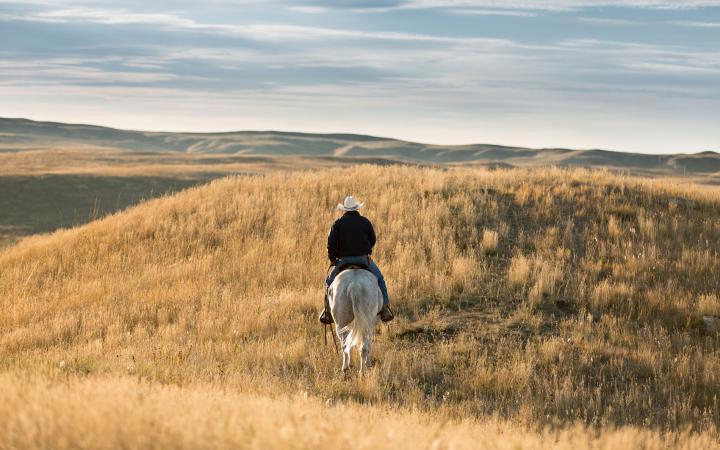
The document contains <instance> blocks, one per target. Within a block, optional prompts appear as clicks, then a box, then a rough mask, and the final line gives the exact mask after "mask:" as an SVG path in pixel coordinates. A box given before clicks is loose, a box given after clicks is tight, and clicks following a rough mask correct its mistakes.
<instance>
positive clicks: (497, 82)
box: [0, 0, 720, 153]
mask: <svg viewBox="0 0 720 450" xmlns="http://www.w3.org/2000/svg"><path fill="white" fill-rule="evenodd" d="M0 117H25V118H30V119H35V120H52V121H59V122H71V123H91V124H98V125H106V126H113V127H118V128H129V129H140V130H157V131H230V130H270V129H273V130H284V131H305V132H349V133H361V134H372V135H379V136H388V137H395V138H400V139H407V140H412V141H418V142H426V143H435V144H468V143H491V144H502V145H516V146H527V147H535V148H542V147H567V148H581V149H590V148H602V149H609V150H620V151H633V152H644V153H694V152H699V151H704V150H717V151H720V0H686V1H675V0H505V1H498V0H335V1H332V2H329V1H319V0H262V1H260V0H234V1H230V0H206V1H202V2H199V1H189V0H180V1H153V2H148V1H140V0H132V1H125V2H122V1H83V0H70V1H56V0H48V1H37V2H18V1H3V0H0Z"/></svg>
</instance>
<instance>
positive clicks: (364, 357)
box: [360, 336, 371, 375]
mask: <svg viewBox="0 0 720 450" xmlns="http://www.w3.org/2000/svg"><path fill="white" fill-rule="evenodd" d="M370 345H371V339H370V336H363V340H362V346H361V347H360V375H362V374H363V372H364V371H365V369H369V368H370Z"/></svg>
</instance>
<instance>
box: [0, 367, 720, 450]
mask: <svg viewBox="0 0 720 450" xmlns="http://www.w3.org/2000/svg"><path fill="white" fill-rule="evenodd" d="M669 447H676V448H683V449H687V450H694V449H698V450H711V449H716V448H720V445H719V444H718V442H717V441H716V440H714V437H713V436H711V435H709V434H693V433H678V434H674V433H660V432H657V431H649V430H643V429H640V428H637V427H623V428H619V429H608V430H605V431H604V432H603V433H597V432H596V431H594V430H589V429H587V428H585V427H583V426H580V425H574V426H571V427H568V428H567V429H563V430H549V429H546V430H543V431H540V432H535V431H529V430H527V429H524V428H522V427H518V426H516V425H513V424H510V423H507V422H505V421H501V420H496V419H485V420H483V421H477V420H473V419H464V420H455V419H452V418H450V417H449V416H447V415H446V414H443V413H442V412H439V413H426V412H421V411H418V410H398V409H396V408H391V407H381V406H375V407H367V406H360V405H357V404H348V403H340V404H335V403H332V402H321V401H319V400H317V399H314V398H312V397H310V396H308V395H307V393H296V394H294V395H291V396H286V395H283V396H274V397H269V396H264V395H257V394H252V393H244V392H241V391H237V390H235V389H227V388H224V389H223V388H218V387H216V386H206V385H198V386H192V387H187V388H180V387H177V386H160V385H154V384H148V383H144V382H138V381H137V380H136V379H132V378H105V377H98V378H93V379H86V380H72V381H70V382H66V383H54V384H48V383H47V382H43V381H38V380H32V379H31V380H27V379H17V378H13V377H9V376H0V449H24V448H53V449H57V450H63V449H116V448H163V449H170V448H174V449H193V450H198V449H218V448H219V449H224V448H233V449H238V448H239V449H288V448H292V449H339V448H353V449H377V448H392V449H418V448H433V449H446V448H452V449H497V450H502V449H508V450H511V449H512V450H515V449H526V450H532V449H546V448H556V449H568V450H570V449H573V450H574V449H596V450H601V449H608V450H610V449H618V448H632V449H646V450H654V449H664V448H669Z"/></svg>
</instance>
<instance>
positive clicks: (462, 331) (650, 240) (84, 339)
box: [0, 165, 720, 448]
mask: <svg viewBox="0 0 720 450" xmlns="http://www.w3.org/2000/svg"><path fill="white" fill-rule="evenodd" d="M347 193H353V194H354V195H355V196H356V197H358V198H360V199H361V200H364V201H367V205H368V206H367V209H366V211H365V213H366V214H367V215H368V216H369V217H370V218H371V220H373V222H374V223H375V226H376V228H377V231H378V238H379V243H378V247H377V252H376V255H375V256H376V259H377V261H378V263H379V265H380V267H381V268H383V270H384V272H385V274H386V278H387V280H388V284H389V288H390V295H391V298H392V299H393V302H394V305H395V307H396V310H397V313H398V319H397V320H396V321H395V322H393V323H392V324H391V325H390V326H382V327H379V333H378V335H377V336H376V339H375V345H374V347H373V351H374V357H375V359H376V365H375V367H374V368H373V369H372V370H371V372H370V374H369V375H368V376H366V377H365V378H363V379H357V378H356V377H355V376H352V377H350V378H349V379H344V378H343V377H342V376H340V375H339V374H338V368H339V365H340V361H339V359H338V357H337V356H336V355H335V354H334V351H333V350H332V349H331V348H328V347H324V346H323V345H322V334H321V328H320V327H319V326H318V325H317V323H316V311H317V309H318V308H319V306H320V303H321V286H322V280H323V278H324V274H325V268H326V258H325V254H324V240H325V237H326V235H327V230H328V228H329V225H330V224H331V222H332V220H333V218H334V217H335V216H336V214H335V212H334V210H333V208H334V205H335V204H336V203H337V202H338V200H339V199H341V198H342V197H343V196H344V195H346V194H347ZM719 218H720V191H718V190H717V189H715V188H711V187H702V186H695V185H679V184H673V183H671V182H668V181H666V180H649V179H640V178H633V177H627V176H619V175H614V174H612V173H610V172H607V171H588V170H582V169H573V170H563V169H543V170H540V169H536V170H528V169H512V170H487V169H433V168H412V167H379V166H368V165H365V166H355V167H352V168H346V169H329V170H323V171H312V172H293V173H274V174H268V175H265V176H261V177H257V176H235V177H230V178H226V179H222V180H217V181H213V182H212V183H210V184H209V185H206V186H202V187H196V188H191V189H189V190H187V191H184V192H182V193H180V194H177V195H174V196H171V197H166V198H161V199H156V200H150V201H148V202H146V203H143V204H142V205H140V206H137V207H135V208H132V209H130V210H128V211H126V212H123V213H118V214H115V215H111V216H108V217H106V218H104V219H102V220H99V221H95V222H92V223H90V224H88V225H85V226H82V227H79V228H74V229H71V230H64V231H59V232H56V233H54V234H52V235H46V236H38V237H32V238H28V239H25V240H24V241H22V242H21V243H20V244H18V245H15V246H12V247H10V248H6V249H5V250H2V251H0V292H2V294H3V295H2V296H0V311H2V312H3V314H2V315H0V329H2V330H3V332H2V334H0V371H2V372H3V373H4V375H3V376H4V377H6V378H5V379H4V380H3V381H2V382H0V398H7V399H10V400H12V399H13V398H14V397H13V396H12V395H13V394H12V392H13V391H14V390H15V389H16V388H15V386H18V385H20V386H22V388H21V389H22V390H23V391H24V392H27V395H26V396H25V397H22V398H23V399H25V398H29V399H31V401H29V402H28V403H27V404H26V406H23V408H24V409H23V408H20V411H23V413H22V414H24V416H22V417H27V416H28V415H31V413H32V412H35V411H40V410H42V411H45V413H44V414H42V415H40V418H38V419H27V420H20V419H17V418H16V416H15V415H14V414H0V436H2V435H3V433H2V430H15V431H14V434H13V435H14V436H17V435H18V433H20V434H21V435H22V430H28V429H35V428H32V427H34V426H35V427H36V428H38V427H39V428H42V425H41V424H45V425H47V426H49V427H50V428H47V427H46V428H45V429H52V430H55V431H54V432H55V433H56V435H54V436H55V437H56V438H67V440H66V442H71V443H72V442H76V443H77V442H92V439H100V438H99V437H98V436H108V435H109V436H112V437H113V439H115V440H114V441H112V442H115V443H116V444H117V443H122V442H137V441H133V439H139V438H138V437H137V435H140V436H142V435H143V433H147V434H149V435H153V433H156V431H154V430H157V429H160V430H165V432H166V433H170V434H169V435H170V436H172V433H179V434H177V435H178V436H185V434H182V433H186V434H187V436H185V437H183V438H182V439H180V440H179V441H178V442H180V443H183V445H185V446H187V447H194V446H193V442H202V439H203V438H204V437H208V436H211V437H212V438H213V439H221V437H222V436H224V437H225V438H226V439H225V440H219V441H209V442H217V443H218V446H221V447H222V446H230V445H231V444H232V443H233V442H237V440H234V439H251V438H252V439H259V440H256V441H253V442H260V444H258V445H259V446H262V442H265V443H266V444H267V445H268V446H269V445H270V444H272V445H277V446H282V445H281V444H277V443H276V441H274V440H273V439H275V437H274V436H275V435H273V436H267V437H266V436H263V435H262V434H261V435H260V437H257V436H258V434H257V433H258V432H259V430H266V429H268V428H267V427H269V425H268V424H267V422H268V421H272V420H276V421H275V422H272V423H276V424H278V426H282V424H284V422H283V420H281V419H272V418H271V417H268V416H266V415H258V416H257V417H255V416H253V415H252V413H251V412H252V411H253V410H252V409H247V408H245V409H244V408H243V407H241V406H237V405H235V406H233V405H234V404H235V403H237V402H245V401H248V402H251V403H250V404H253V403H252V401H254V400H251V399H252V398H254V397H252V396H261V397H262V399H264V400H257V401H258V402H261V403H262V402H269V403H266V404H267V405H268V408H279V409H282V410H284V409H283V408H287V407H288V406H287V405H289V404H291V405H293V407H295V406H297V405H300V406H297V408H299V409H298V411H304V412H305V413H306V414H307V416H303V417H309V418H314V417H318V416H323V417H324V416H325V415H327V416H331V417H335V415H337V416H338V417H345V418H347V420H350V417H351V416H352V415H354V414H357V415H360V416H363V415H365V414H367V415H369V416H373V415H378V416H379V417H386V416H387V415H391V416H393V417H396V418H397V417H402V418H403V419H402V420H400V422H395V421H393V420H390V419H388V420H389V423H392V424H395V423H405V425H403V426H407V427H409V428H408V430H413V429H415V430H424V429H427V426H426V425H423V423H434V424H439V425H437V430H438V431H437V433H435V434H428V433H423V432H421V431H418V432H417V434H416V435H414V438H416V439H417V441H413V440H412V439H411V440H409V441H408V445H407V447H415V448H416V447H417V446H420V445H422V446H429V445H431V444H432V443H433V442H434V441H437V442H438V443H437V444H436V445H440V446H442V445H445V444H447V443H448V442H451V441H452V440H453V439H456V441H457V442H458V445H462V446H467V447H473V443H476V441H475V440H474V439H472V438H471V436H477V434H473V433H478V430H486V431H487V430H493V431H492V433H495V435H493V437H492V438H488V439H490V440H488V441H487V442H488V443H489V444H488V446H491V445H490V443H492V442H505V443H508V445H510V444H512V442H515V441H510V440H507V439H504V438H503V437H502V436H503V433H517V435H516V436H517V437H518V439H520V440H521V441H522V442H527V443H528V447H532V445H536V446H538V447H542V446H543V445H544V444H547V443H554V444H555V445H560V444H559V443H563V445H568V446H573V447H574V448H578V447H580V448H582V447H583V446H586V447H589V446H591V445H596V447H598V446H605V447H607V448H610V447H611V446H612V445H613V443H617V442H637V443H640V442H642V443H647V448H661V447H662V446H664V445H668V443H670V444H677V445H686V446H687V447H688V448H707V447H706V445H707V444H708V442H717V440H716V439H717V438H718V434H717V433H718V432H717V428H718V425H720V405H719V404H718V402H719V401H720V400H719V399H720V354H719V353H718V350H717V349H718V348H719V347H718V344H720V338H719V337H718V335H717V334H715V333H714V332H713V331H712V330H708V329H707V328H706V327H705V326H704V325H703V317H704V316H709V317H718V316H720V298H719V297H718V292H719V291H720V277H718V275H717V274H718V273H719V269H720V258H719V257H718V254H717V248H718V246H719V244H720V227H718V223H720V222H719V221H718V219H719ZM18 377H19V379H25V378H27V377H30V378H31V379H33V380H35V381H32V382H25V383H26V384H24V385H23V384H22V383H20V382H19V381H17V380H18ZM132 380H135V381H132ZM137 383H139V384H137ZM98 392H110V393H109V394H108V397H107V398H104V399H99V400H97V404H98V405H99V406H98V408H100V409H99V410H98V411H110V410H114V408H115V409H116V408H120V411H124V410H127V411H130V410H134V409H136V408H137V409H139V410H141V411H143V412H142V414H146V415H145V416H143V417H147V418H148V420H147V421H145V422H143V423H138V424H136V425H133V427H134V428H129V429H128V430H133V431H132V432H129V431H127V430H125V431H123V429H122V428H116V427H115V425H112V423H108V424H106V425H105V426H104V427H101V428H97V429H95V428H93V424H94V423H96V422H95V421H96V419H95V417H97V416H95V415H93V414H90V415H88V416H87V417H85V416H82V415H81V414H80V413H78V412H75V413H73V414H74V415H72V416H71V417H77V418H78V419H77V423H75V422H73V426H72V427H63V426H62V424H63V423H64V422H63V421H64V420H66V419H63V416H62V414H63V411H65V410H66V409H69V410H71V411H77V410H86V409H90V410H92V408H93V406H92V405H93V404H94V402H95V401H94V400H93V402H89V400H88V399H90V398H95V397H96V394H97V393H98ZM49 393H51V394H52V395H57V398H60V399H62V400H61V401H60V406H57V407H52V408H49V409H47V408H45V406H46V405H47V401H46V400H45V399H46V398H47V396H48V395H50V394H49ZM183 395H187V397H183V398H186V399H187V400H173V399H177V398H178V397H179V396H183ZM298 395H300V396H301V397H302V396H307V397H308V398H309V400H308V401H309V402H310V403H309V404H308V406H307V408H306V407H305V406H302V402H299V401H297V396H298ZM138 396H139V397H138ZM144 396H147V397H148V398H152V399H153V400H152V402H153V405H155V406H152V408H150V407H149V406H147V403H145V401H144V400H143V398H145V397H144ZM247 396H250V397H247ZM293 399H295V400H293ZM10 400H8V401H10ZM326 400H327V404H328V406H323V405H324V404H325V403H324V402H325V401H326ZM14 401H15V403H12V402H10V403H8V404H10V405H12V404H17V402H19V400H14ZM155 402H157V403H155ZM178 402H180V403H178ZM0 403H1V402H0ZM88 403H90V404H88ZM356 403H360V404H362V405H363V406H353V405H355V404H356ZM213 405H214V406H213ZM273 405H274V406H273ZM277 405H280V406H277ZM283 405H285V406H283ZM10 408H11V407H10ZM147 408H150V409H147ZM176 408H182V412H179V413H178V414H177V415H172V417H168V414H167V412H168V411H174V410H175V409H176ZM196 408H197V411H207V410H208V409H214V408H219V410H221V411H228V414H229V415H230V417H231V419H228V421H229V422H225V423H226V424H227V425H226V426H225V427H224V428H221V429H220V428H218V425H216V424H213V423H210V422H206V421H197V420H194V419H193V418H194V417H196V416H195V415H193V413H191V410H195V409H196ZM396 408H399V410H396ZM6 411H8V410H6ZM10 411H12V410H10ZM1 412H2V411H1V410H0V413H1ZM97 414H100V413H97ZM198 414H199V413H198ZM292 414H294V413H292ZM292 414H291V415H283V416H281V417H286V418H288V419H287V420H289V421H290V422H292V423H293V425H290V426H291V429H290V431H287V433H286V435H283V434H282V433H281V434H280V435H278V436H281V437H282V436H294V435H298V436H299V435H303V436H306V439H304V440H303V439H300V440H299V441H298V442H301V443H302V445H300V444H298V447H300V448H305V447H310V446H311V445H312V442H311V439H310V438H307V436H308V433H309V434H312V433H313V431H312V430H314V429H315V427H317V426H320V425H318V423H317V420H313V419H307V420H305V419H297V420H295V419H292V418H291V416H292ZM81 416H82V417H81ZM251 416H252V417H251ZM211 417H212V416H211ZM363 417H365V416H363ZM448 420H450V422H447V421H448ZM457 420H470V422H463V423H462V424H458V422H456V421H457ZM488 420H490V421H491V422H492V423H496V424H497V425H496V426H490V425H488ZM403 421H406V422H403ZM493 421H494V422H493ZM187 423H196V424H197V425H196V427H195V428H193V429H192V430H189V429H185V428H183V424H187ZM343 423H345V422H343V421H340V422H338V421H331V422H330V425H327V427H325V428H322V426H321V429H323V430H326V431H327V432H328V433H330V434H333V433H340V431H339V430H340V429H342V428H343ZM231 424H232V425H233V426H232V427H231V426H230V425H231ZM263 424H264V425H263ZM50 425H52V426H50ZM119 426H120V425H117V427H119ZM372 426H373V429H374V428H381V427H382V425H380V424H379V423H378V422H372ZM548 426H549V427H552V430H555V431H551V433H561V434H562V433H565V434H562V435H561V436H560V437H558V435H557V434H551V436H550V437H547V436H545V437H543V435H542V434H536V433H535V432H534V431H533V430H538V429H543V428H544V427H548ZM578 426H580V427H581V428H577V427H578ZM585 426H589V427H597V429H598V430H600V432H599V434H598V433H596V432H594V431H592V429H589V430H587V429H585V428H582V427H585ZM616 426H620V427H630V428H622V429H620V430H618V431H608V430H612V429H613V427H616ZM108 427H109V428H108ZM157 427H159V428H157ZM263 427H265V428H263ZM457 427H460V428H457ZM483 427H486V428H483ZM487 427H490V428H487ZM503 427H505V428H503ZM351 429H355V428H351ZM459 429H462V432H461V431H458V432H457V434H454V433H455V431H454V430H459ZM17 430H20V431H17ZM72 430H85V431H87V433H85V434H82V436H85V437H84V439H86V441H81V440H77V439H81V438H80V437H73V436H76V435H75V434H73V433H76V431H72ZM93 430H96V431H93ZM103 430H104V431H103ZM173 430H174V431H173ZM181 430H184V431H182V432H181ZM223 430H224V431H223ZM503 430H504V431H503ZM563 430H565V431H563ZM568 430H572V431H568ZM681 430H692V433H689V434H688V433H681V432H680V431H681ZM663 431H668V432H669V434H662V432H663ZM385 432H386V431H385V430H383V432H382V433H380V434H379V435H378V436H375V437H368V438H367V441H363V442H366V444H365V445H368V446H370V445H373V446H386V445H390V443H392V442H395V441H392V440H388V441H384V440H383V439H382V437H383V436H385V434H383V433H385ZM389 432H390V431H387V433H389ZM397 432H398V433H399V431H397ZM488 432H489V431H488ZM108 433H109V434H108ZM203 433H205V434H203ZM216 433H219V434H216ZM293 433H295V434H293ZM613 433H616V434H613ZM618 433H619V434H618ZM4 435H5V436H9V434H7V433H5V434H4ZM78 436H79V435H78ZM88 436H90V437H88ZM92 436H95V437H94V438H92ZM188 436H189V437H188ZM218 436H221V437H218ZM253 436H254V437H253ZM333 436H336V434H333ZM343 436H346V435H343ZM563 436H564V437H563ZM623 436H624V438H623ZM465 438H467V439H466V440H463V439H465ZM18 439H20V438H18ZM73 439H76V440H73ZM124 439H126V440H124ZM127 439H129V440H127ZM193 439H194V440H193ZM278 439H279V438H278ZM298 439H299V438H298ZM347 439H350V438H347ZM492 439H496V441H493V440H492ZM542 439H547V440H545V441H543V440H542ZM623 439H625V440H623ZM0 442H2V437H0ZM5 442H11V443H12V442H13V441H7V440H6V441H5ZM17 442H21V443H22V442H24V441H17ZM32 442H36V444H34V445H35V446H42V442H47V441H42V440H36V441H32ZM273 442H275V444H273ZM277 442H280V441H277ZM283 442H284V441H283ZM325 442H327V443H328V446H329V445H330V443H331V442H336V441H332V440H328V441H323V443H325ZM342 442H347V441H344V440H343V441H342ZM533 442H534V443H535V444H533ZM593 442H595V443H596V444H593ZM543 443H544V444H543ZM415 444H416V445H415ZM8 445H9V446H12V445H10V444H8ZM18 445H19V444H18ZM118 445H119V444H118ZM0 446H2V445H0ZM19 446H23V445H19ZM68 446H70V447H72V445H70V444H69V445H68ZM78 446H82V445H78ZM208 446H213V445H208Z"/></svg>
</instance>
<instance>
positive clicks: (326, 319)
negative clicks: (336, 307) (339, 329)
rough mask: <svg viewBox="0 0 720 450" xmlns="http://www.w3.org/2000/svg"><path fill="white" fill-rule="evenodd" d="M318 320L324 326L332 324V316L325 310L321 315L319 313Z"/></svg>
mask: <svg viewBox="0 0 720 450" xmlns="http://www.w3.org/2000/svg"><path fill="white" fill-rule="evenodd" d="M319 320H320V323H324V324H325V325H330V324H332V323H333V322H334V321H333V317H332V314H330V311H328V310H327V309H323V311H322V313H320V317H319Z"/></svg>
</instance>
